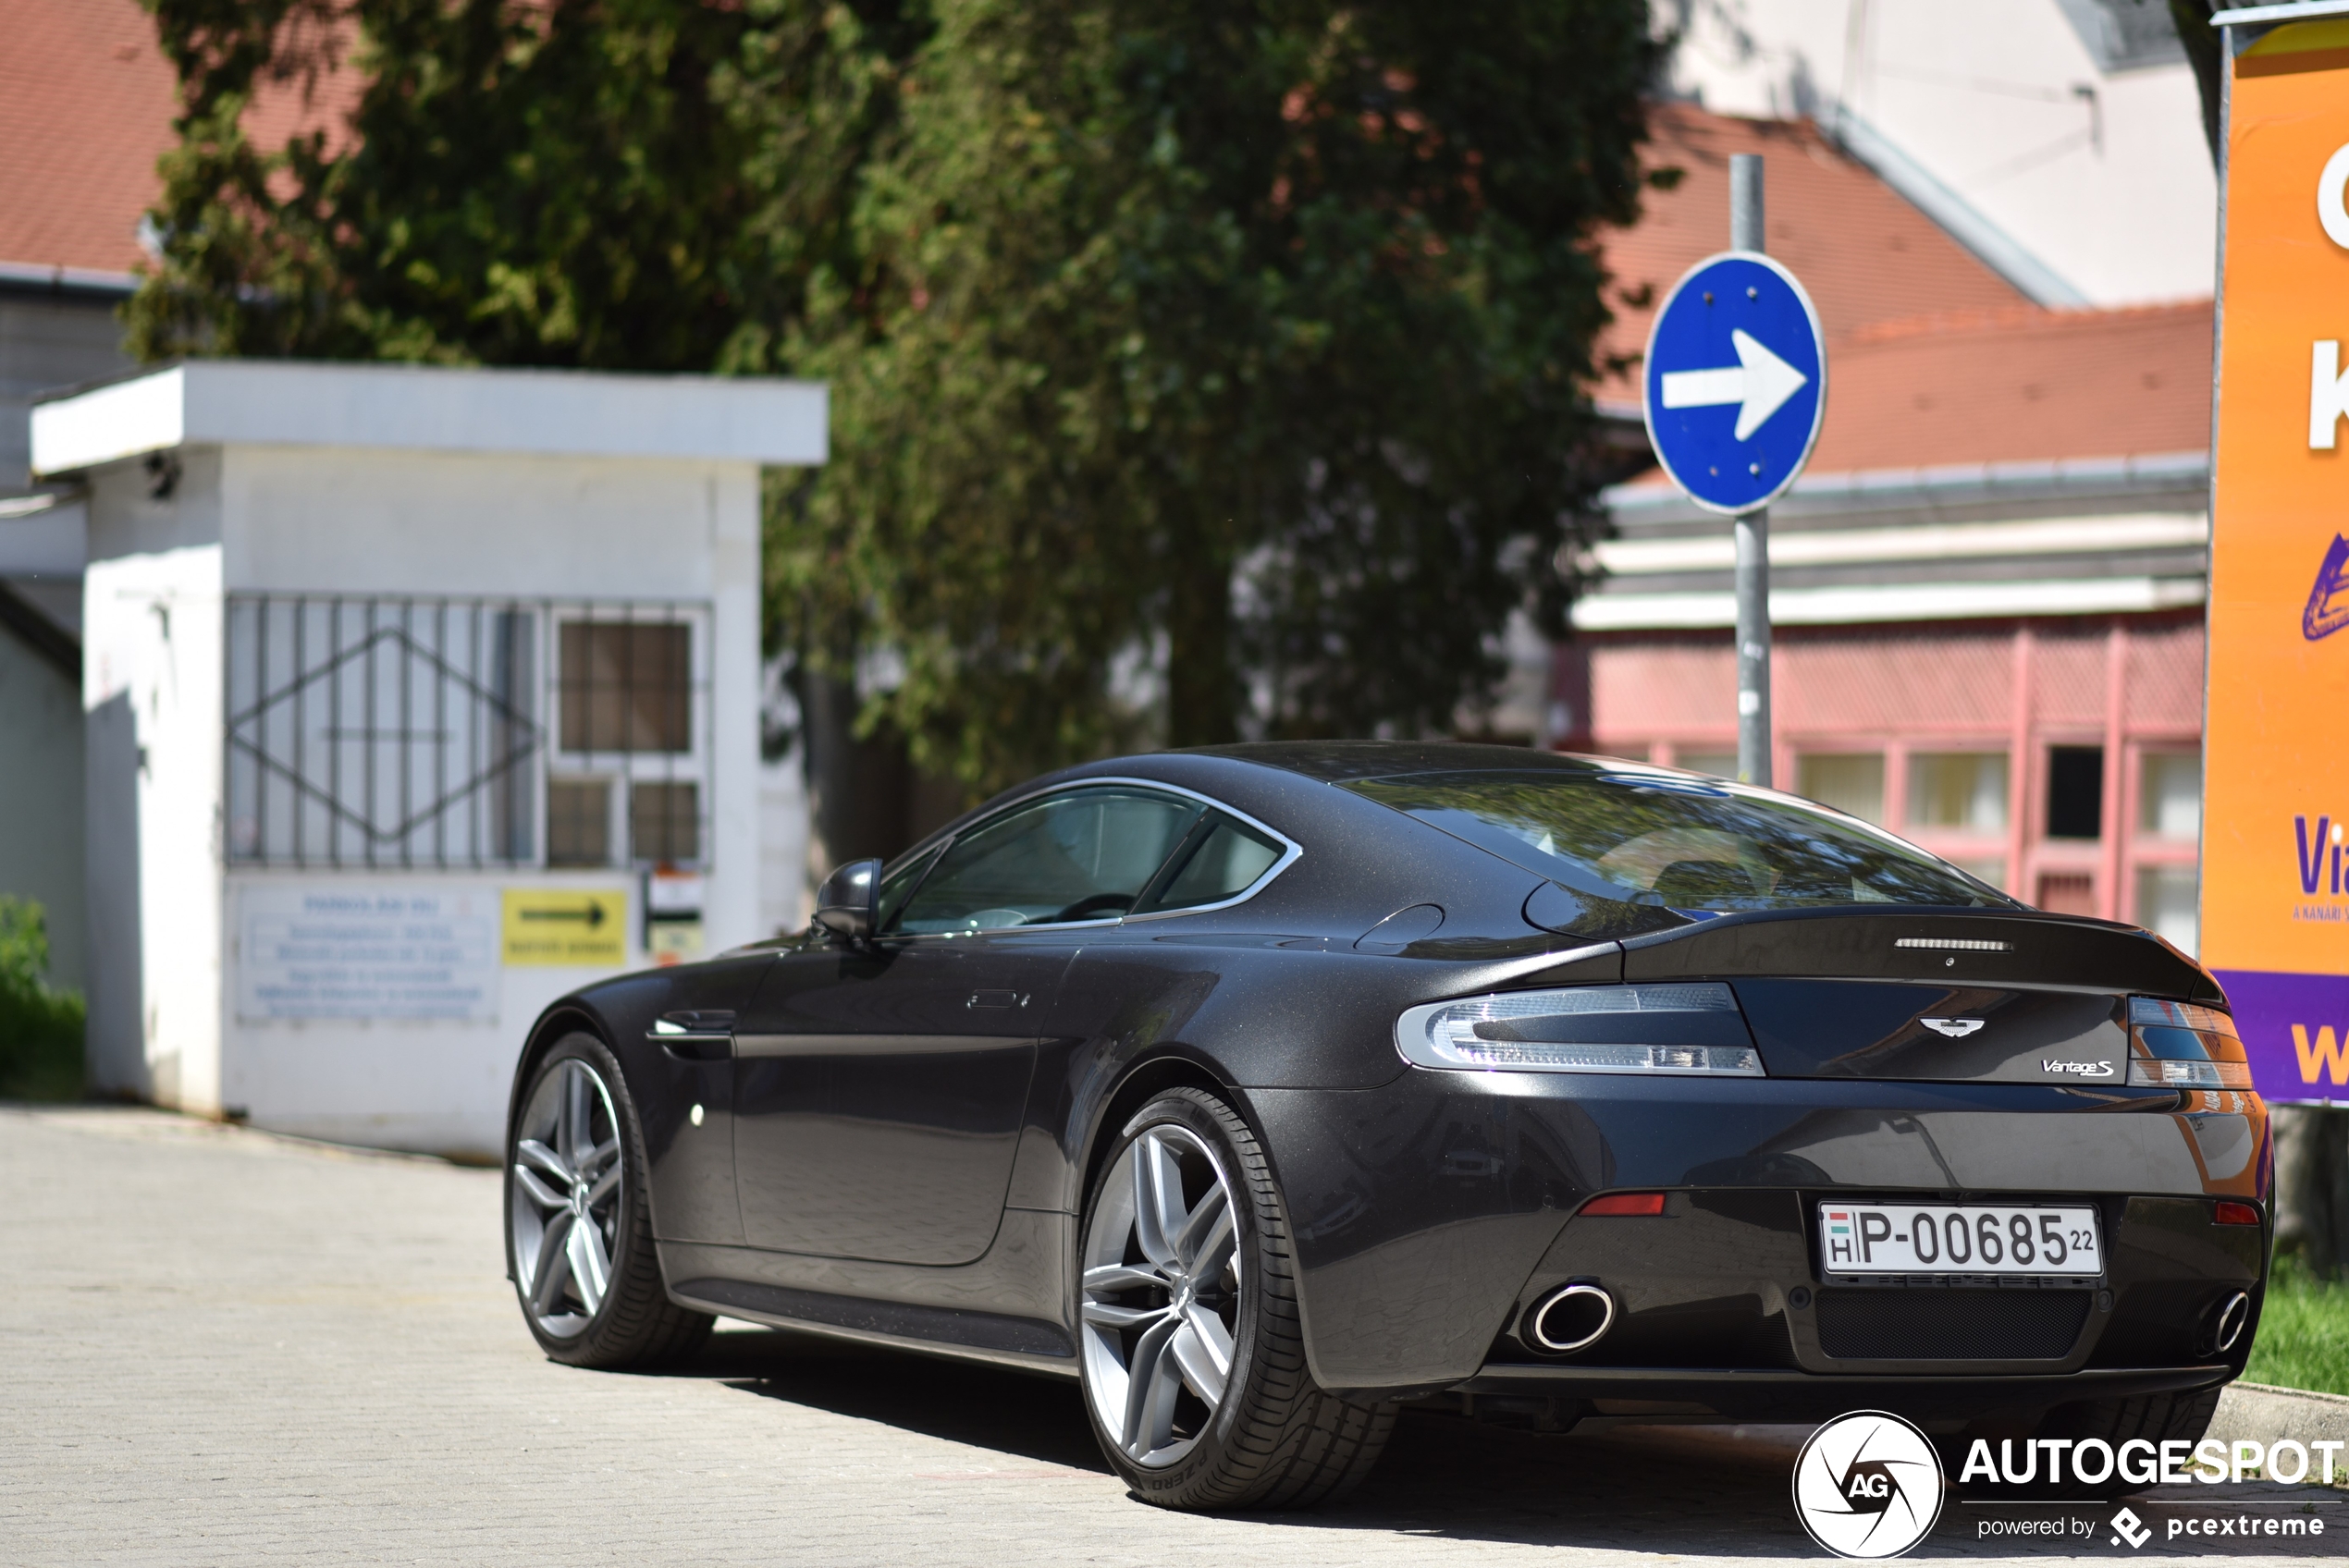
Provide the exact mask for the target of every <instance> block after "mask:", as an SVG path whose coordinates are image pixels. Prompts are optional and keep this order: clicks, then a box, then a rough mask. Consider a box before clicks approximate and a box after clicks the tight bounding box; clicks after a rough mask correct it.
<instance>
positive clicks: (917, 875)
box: [873, 850, 938, 931]
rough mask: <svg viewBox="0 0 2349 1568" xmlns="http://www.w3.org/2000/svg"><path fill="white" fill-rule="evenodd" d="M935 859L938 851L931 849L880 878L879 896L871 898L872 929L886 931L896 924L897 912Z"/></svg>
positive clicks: (934, 862) (936, 859) (903, 905)
mask: <svg viewBox="0 0 2349 1568" xmlns="http://www.w3.org/2000/svg"><path fill="white" fill-rule="evenodd" d="M937 861H938V851H936V850H931V851H928V852H927V853H925V854H922V855H920V856H918V857H917V858H916V859H913V860H909V861H907V862H905V863H904V864H903V865H900V866H899V867H898V868H897V869H896V870H894V871H892V872H889V873H888V874H887V875H885V876H883V877H882V878H881V885H880V897H879V898H878V899H876V900H873V929H874V930H876V931H887V930H889V929H891V928H892V927H893V926H894V925H896V923H897V912H898V911H899V910H902V909H904V907H905V900H906V899H907V898H908V897H910V896H911V895H912V893H913V891H914V888H915V887H916V885H917V884H918V883H919V882H920V881H921V879H922V873H924V872H926V871H928V870H929V868H930V867H931V866H932V865H933V864H936V863H937Z"/></svg>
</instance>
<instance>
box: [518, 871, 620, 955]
mask: <svg viewBox="0 0 2349 1568" xmlns="http://www.w3.org/2000/svg"><path fill="white" fill-rule="evenodd" d="M505 902H506V911H505V914H506V917H505V938H506V939H505V955H506V962H508V963H510V964H538V965H547V966H557V967H561V968H565V969H617V968H619V967H620V966H621V964H623V963H626V962H628V893H627V890H626V889H625V888H507V889H506V900H505Z"/></svg>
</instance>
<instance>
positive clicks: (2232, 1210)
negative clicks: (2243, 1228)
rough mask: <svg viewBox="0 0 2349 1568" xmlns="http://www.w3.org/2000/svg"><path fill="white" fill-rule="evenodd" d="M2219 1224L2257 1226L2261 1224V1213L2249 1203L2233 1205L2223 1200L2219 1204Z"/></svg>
mask: <svg viewBox="0 0 2349 1568" xmlns="http://www.w3.org/2000/svg"><path fill="white" fill-rule="evenodd" d="M2218 1223H2220V1224H2221V1225H2257V1224H2258V1223H2259V1211H2258V1210H2257V1209H2256V1208H2254V1207H2251V1206H2250V1205H2249V1204H2247V1203H2233V1202H2231V1201H2227V1200H2223V1199H2222V1200H2221V1201H2220V1204H2219V1213H2218Z"/></svg>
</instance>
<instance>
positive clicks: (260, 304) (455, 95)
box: [129, 0, 919, 371]
mask: <svg viewBox="0 0 2349 1568" xmlns="http://www.w3.org/2000/svg"><path fill="white" fill-rule="evenodd" d="M146 4H147V5H148V6H149V8H150V9H151V10H153V11H154V15H155V19H156V24H157V31H158V33H159V36H160V37H161V40H162V43H163V46H164V49H165V52H166V55H168V57H169V58H170V59H171V61H172V63H173V65H174V66H175V67H176V68H177V69H178V74H179V77H180V81H181V94H182V100H183V104H182V110H183V112H182V115H181V117H180V119H179V121H178V132H179V140H178V146H176V147H175V148H174V149H173V150H172V151H171V152H170V153H167V154H166V157H165V159H164V161H163V173H164V177H165V189H164V195H163V200H162V202H161V205H160V208H159V210H158V212H157V214H156V218H157V224H158V227H159V228H160V230H161V232H162V235H163V239H164V258H163V264H162V266H161V267H160V269H159V270H158V271H157V272H156V274H155V275H154V276H153V277H151V278H150V279H149V281H148V282H147V284H146V286H145V287H144V288H142V289H141V292H140V294H139V295H138V296H137V298H136V299H135V300H133V302H132V305H131V309H130V322H129V325H130V329H131V333H130V337H131V347H132V349H133V351H134V352H137V353H139V354H141V355H142V356H143V357H146V358H160V357H164V356H166V355H171V354H178V353H186V352H199V351H200V352H209V353H219V354H243V355H262V356H276V355H291V356H295V357H301V358H323V359H345V360H376V359H380V360H411V361H440V362H447V363H477V364H531V365H552V366H568V367H580V368H596V369H609V370H646V371H709V370H713V369H718V368H722V367H729V366H732V367H737V368H746V369H763V368H768V366H769V364H770V362H771V361H772V350H773V346H774V345H775V344H776V343H777V342H778V341H779V340H780V339H781V337H782V336H784V335H785V334H786V333H787V332H788V330H789V328H790V325H791V324H792V323H793V321H795V320H796V319H797V317H798V315H799V312H800V295H801V292H802V290H803V288H804V286H805V280H806V277H807V276H808V274H809V272H810V271H811V269H812V268H813V267H815V266H816V265H818V264H819V263H823V262H826V261H830V263H832V264H835V265H837V264H839V259H838V258H837V257H831V256H828V255H827V251H828V249H831V248H837V247H838V246H840V245H841V244H842V243H843V242H844V240H845V239H846V220H847V216H848V212H849V203H850V201H851V200H852V190H853V182H854V180H855V178H856V176H857V173H858V171H859V170H860V169H861V167H862V166H863V164H864V162H865V160H866V156H867V152H868V149H869V146H870V143H871V141H872V140H873V137H874V136H875V134H876V133H877V132H878V131H879V129H880V128H881V126H882V125H884V124H885V123H886V117H887V111H888V108H889V105H890V104H891V103H892V99H891V97H890V95H889V94H888V93H887V92H886V91H885V87H886V78H887V74H888V52H889V51H890V50H892V49H895V50H897V51H898V52H900V53H903V52H904V50H905V49H906V48H908V47H909V46H910V42H909V41H910V40H911V39H914V38H917V37H918V36H919V34H918V23H916V22H912V21H909V20H908V18H907V16H906V13H905V11H904V7H902V6H900V5H898V4H897V3H896V0H867V3H866V4H863V5H857V6H850V5H829V6H828V5H824V4H821V3H818V0H743V3H729V4H717V3H708V0H542V3H538V4H530V5H523V4H516V3H514V0H146ZM909 30H910V31H909ZM338 69H339V70H340V71H341V72H342V73H343V80H346V81H347V80H357V81H358V82H359V83H361V84H362V85H361V86H360V88H359V91H358V93H357V102H356V104H354V105H353V107H352V109H351V116H350V125H349V128H348V130H347V132H345V131H344V130H343V129H342V128H339V127H332V126H328V125H326V124H325V123H323V122H322V121H321V122H320V123H314V124H313V125H312V126H311V127H310V129H307V130H305V131H304V132H302V133H301V134H299V135H297V136H295V137H293V138H292V139H291V140H290V141H288V142H286V143H285V144H284V145H282V146H267V145H259V144H256V143H255V141H253V139H252V134H251V130H250V123H251V120H252V116H251V115H250V113H249V111H250V110H251V108H252V104H253V103H254V101H255V99H256V97H257V96H259V95H261V94H264V93H275V94H277V95H278V96H279V97H281V98H282V97H285V96H289V95H301V96H302V97H305V98H310V99H312V100H313V101H314V102H324V101H331V100H332V99H333V98H334V96H335V94H334V92H332V90H331V88H330V87H329V79H330V78H332V77H333V76H334V75H335V73H336V72H337V70H338ZM312 118H313V119H314V121H320V116H315V115H314V116H312Z"/></svg>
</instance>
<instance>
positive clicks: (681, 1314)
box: [506, 1034, 710, 1366]
mask: <svg viewBox="0 0 2349 1568" xmlns="http://www.w3.org/2000/svg"><path fill="white" fill-rule="evenodd" d="M532 1073H533V1075H532V1077H531V1078H530V1080H529V1088H528V1090H527V1091H526V1092H525V1094H524V1095H523V1099H522V1104H521V1106H520V1108H519V1110H518V1112H517V1114H516V1116H515V1118H514V1123H513V1126H512V1127H511V1128H510V1129H509V1131H508V1134H507V1151H506V1237H507V1247H508V1252H509V1256H510V1268H511V1271H512V1274H513V1279H514V1290H515V1292H516V1293H517V1294H518V1295H520V1296H521V1298H522V1306H523V1313H524V1315H525V1316H527V1317H528V1318H529V1320H530V1327H531V1331H532V1332H533V1333H534V1334H535V1335H536V1336H537V1338H538V1342H539V1344H540V1345H542V1346H544V1347H545V1349H546V1351H547V1354H549V1355H551V1356H554V1357H555V1358H556V1359H558V1360H560V1361H568V1362H571V1363H573V1364H574V1365H577V1366H633V1365H638V1364H642V1363H645V1362H647V1361H657V1360H663V1359H668V1358H670V1357H673V1356H675V1355H677V1354H682V1353H683V1352H684V1351H686V1350H689V1349H691V1348H692V1347H693V1346H694V1345H696V1344H698V1343H699V1342H700V1341H701V1339H702V1337H703V1336H704V1335H705V1334H707V1332H708V1330H709V1325H710V1318H709V1317H708V1316H707V1314H704V1313H698V1312H694V1311H691V1310H689V1309H687V1308H684V1307H681V1306H679V1305H676V1304H675V1303H673V1302H671V1301H670V1299H669V1293H668V1292H667V1291H666V1290H665V1289H664V1288H663V1286H662V1284H661V1280H660V1268H659V1263H658V1258H657V1257H656V1256H654V1250H653V1243H652V1227H651V1221H650V1217H649V1215H648V1214H647V1213H646V1207H645V1196H644V1184H643V1183H644V1169H645V1168H644V1154H643V1151H644V1142H643V1139H642V1137H641V1135H640V1134H639V1133H637V1131H636V1124H635V1119H634V1114H633V1110H632V1109H631V1108H630V1106H629V1103H628V1098H627V1095H628V1086H627V1084H626V1082H625V1081H624V1080H623V1078H622V1077H621V1071H620V1063H619V1062H618V1061H617V1060H615V1059H614V1058H613V1056H612V1055H611V1052H610V1051H609V1050H608V1049H607V1048H606V1047H605V1046H604V1044H603V1042H602V1041H600V1040H598V1039H596V1037H595V1036H594V1035H585V1034H574V1035H566V1036H564V1037H563V1038H562V1039H561V1040H559V1041H557V1042H556V1043H555V1046H554V1047H553V1048H552V1049H551V1050H549V1051H547V1053H546V1055H545V1056H543V1057H541V1058H540V1059H539V1060H538V1061H537V1063H536V1064H535V1066H534V1068H533V1069H532Z"/></svg>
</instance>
